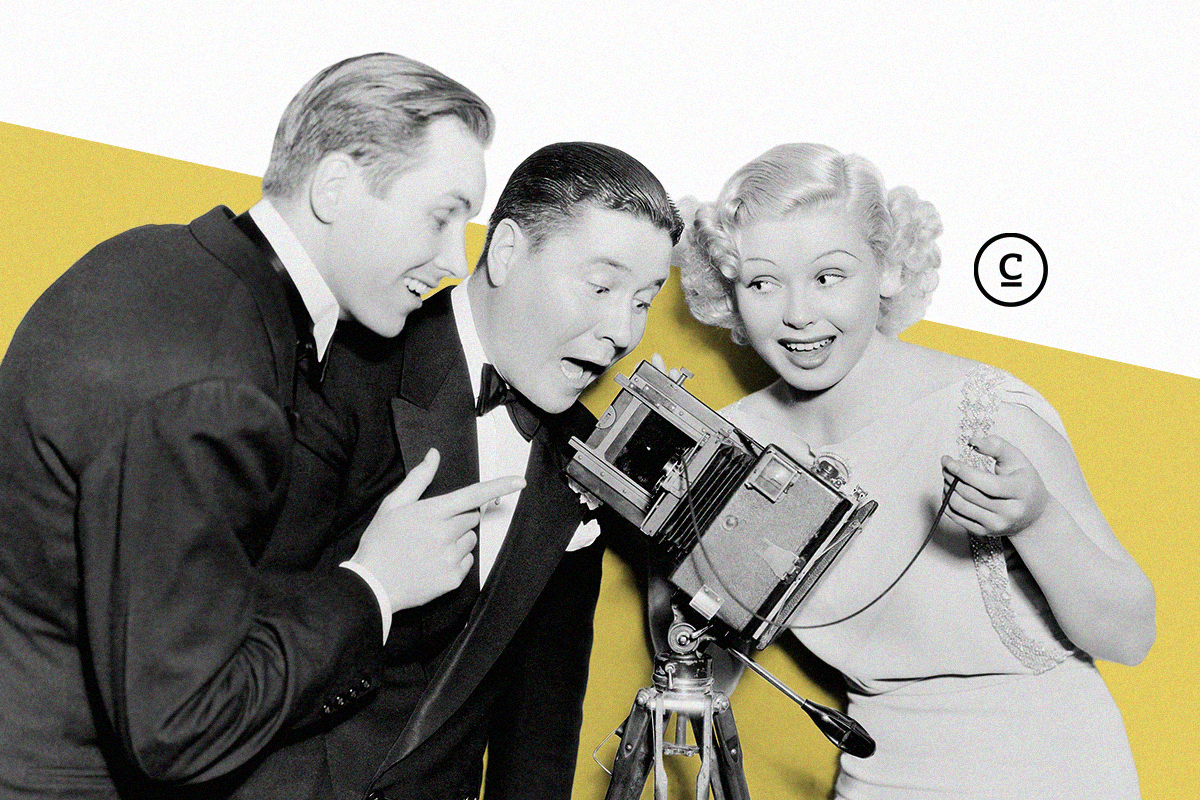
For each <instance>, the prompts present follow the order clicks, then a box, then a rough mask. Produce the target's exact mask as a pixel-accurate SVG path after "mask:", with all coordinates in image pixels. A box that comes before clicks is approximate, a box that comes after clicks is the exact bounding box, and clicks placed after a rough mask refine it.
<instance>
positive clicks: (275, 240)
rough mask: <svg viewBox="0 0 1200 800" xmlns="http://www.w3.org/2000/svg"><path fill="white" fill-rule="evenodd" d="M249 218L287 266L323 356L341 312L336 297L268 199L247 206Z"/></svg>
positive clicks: (318, 349) (323, 356)
mask: <svg viewBox="0 0 1200 800" xmlns="http://www.w3.org/2000/svg"><path fill="white" fill-rule="evenodd" d="M249 213H250V218H251V219H253V220H254V224H255V225H257V226H258V229H259V230H261V231H262V232H263V236H265V237H266V238H267V241H268V242H270V244H271V247H272V248H273V249H274V250H275V255H277V256H279V260H280V262H282V263H283V268H284V269H286V270H287V273H288V276H289V277H291V279H292V283H294V284H295V285H296V291H297V292H299V293H300V299H301V300H303V301H304V307H305V308H306V309H307V310H308V315H309V316H310V317H312V321H313V339H314V340H315V341H316V345H317V358H319V359H324V358H325V351H326V350H327V349H328V348H329V340H330V339H332V338H333V329H334V328H335V327H337V322H338V317H339V316H340V315H341V313H342V309H341V307H340V306H339V305H338V301H337V298H336V297H334V296H333V292H332V291H330V289H329V284H327V283H325V279H324V278H323V277H321V273H320V271H318V270H317V265H316V264H314V263H313V261H312V259H311V258H310V257H309V255H308V253H306V252H305V251H304V246H303V245H301V244H300V240H299V239H297V238H296V234H295V233H293V232H292V229H291V228H290V227H288V224H287V223H286V222H285V221H284V219H283V217H281V216H279V212H278V211H276V210H275V206H273V205H271V201H270V200H268V199H267V198H265V197H264V198H263V199H261V200H259V201H258V202H257V203H255V204H254V205H253V206H251V208H250V212H249Z"/></svg>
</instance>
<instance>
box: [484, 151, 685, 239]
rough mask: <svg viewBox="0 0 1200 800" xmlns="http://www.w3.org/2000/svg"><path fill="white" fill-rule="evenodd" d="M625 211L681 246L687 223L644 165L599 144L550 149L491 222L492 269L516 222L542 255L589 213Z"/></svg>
mask: <svg viewBox="0 0 1200 800" xmlns="http://www.w3.org/2000/svg"><path fill="white" fill-rule="evenodd" d="M588 205H592V206H596V207H599V208H607V209H610V210H612V211H623V212H626V213H629V214H633V215H634V216H636V217H639V218H641V219H644V220H647V221H648V222H650V223H651V224H653V225H655V226H656V227H658V228H661V229H662V230H664V231H666V232H667V233H668V234H669V235H670V237H671V244H672V245H675V244H678V242H679V237H680V234H681V233H682V232H683V220H682V219H681V218H680V216H679V211H678V210H677V209H676V208H675V204H674V203H672V202H671V199H670V197H668V196H667V192H666V190H665V189H663V186H662V184H661V183H659V181H658V178H656V177H654V174H653V173H652V172H650V170H648V169H646V167H645V165H644V164H642V163H641V162H640V161H638V160H637V159H635V158H634V157H633V156H630V155H629V154H628V153H625V152H622V151H621V150H618V149H616V148H615V147H609V146H608V145H603V144H595V143H593V142H559V143H557V144H551V145H547V146H545V147H543V148H541V149H540V150H538V151H537V152H535V153H534V154H533V155H531V156H529V157H528V158H527V159H525V160H524V161H522V162H521V164H520V165H519V166H518V167H517V168H516V170H514V171H513V174H512V176H511V177H510V178H509V179H508V183H507V184H505V186H504V190H503V191H502V192H501V193H500V198H499V199H498V200H497V201H496V207H495V210H493V211H492V216H491V218H490V220H489V221H488V232H487V241H486V242H485V243H484V246H483V259H481V263H486V258H487V251H488V247H489V245H490V244H491V241H492V233H493V232H494V231H495V230H496V226H497V225H499V224H500V222H501V220H505V219H511V220H512V221H513V222H515V223H517V225H519V226H520V228H521V231H522V232H523V233H524V234H525V235H526V236H528V237H529V238H530V241H531V243H532V246H533V248H534V249H537V248H538V247H539V246H541V244H542V243H543V242H545V240H546V239H547V237H549V236H550V235H551V234H552V233H554V232H556V231H559V230H562V229H565V228H568V227H569V226H570V225H571V224H572V223H573V222H574V220H575V217H576V216H577V215H578V214H579V213H580V212H581V211H582V210H583V208H584V207H586V206H588Z"/></svg>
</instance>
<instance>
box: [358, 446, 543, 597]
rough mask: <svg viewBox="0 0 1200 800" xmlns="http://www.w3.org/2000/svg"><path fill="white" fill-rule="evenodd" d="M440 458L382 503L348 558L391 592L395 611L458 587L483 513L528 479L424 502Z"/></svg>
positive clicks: (433, 454) (432, 457)
mask: <svg viewBox="0 0 1200 800" xmlns="http://www.w3.org/2000/svg"><path fill="white" fill-rule="evenodd" d="M440 461H441V456H440V455H439V454H438V451H437V450H430V451H429V452H428V453H427V454H426V455H425V460H424V461H422V462H421V463H420V464H418V465H417V466H416V467H415V468H414V469H413V470H412V471H411V472H409V473H408V475H407V476H406V477H405V478H404V482H403V483H401V484H400V485H399V486H397V487H396V488H395V489H393V490H392V493H391V494H389V495H388V496H387V497H386V498H384V500H383V503H382V505H380V507H379V510H378V511H377V512H376V513H375V517H374V518H373V519H372V520H371V522H370V524H368V525H367V530H366V531H365V532H364V533H363V536H362V539H361V541H360V542H359V545H358V550H357V551H355V553H354V556H353V557H352V558H351V559H350V560H351V561H353V562H354V563H356V564H358V565H359V566H361V567H362V568H364V569H366V570H367V571H368V572H370V573H371V574H372V575H373V576H374V577H375V578H376V579H377V580H378V581H379V582H380V583H381V584H382V585H383V587H384V589H386V590H387V593H388V599H389V600H390V602H391V606H392V612H393V613H395V612H396V611H400V610H401V609H405V608H414V607H416V606H420V605H424V604H425V603H428V602H429V601H430V600H432V599H434V598H435V597H438V596H440V595H443V594H445V593H446V592H448V591H450V590H451V589H454V588H455V587H457V586H458V585H459V584H460V583H462V582H463V578H465V577H466V576H467V572H468V571H469V570H470V569H471V563H472V561H474V556H472V555H471V551H472V549H473V548H474V547H475V532H474V530H472V529H473V528H475V526H477V525H478V524H479V509H480V508H481V507H482V506H484V505H486V504H488V503H490V502H492V501H493V500H495V499H496V498H498V497H503V496H504V495H506V494H511V493H512V492H516V491H520V490H521V489H523V488H524V487H525V479H524V478H521V477H517V476H509V477H505V478H496V479H495V480H490V481H487V482H484V483H476V484H472V485H471V486H464V487H463V488H461V489H457V490H455V491H453V492H449V493H448V494H443V495H438V496H437V497H427V498H425V499H424V500H422V499H421V495H422V494H424V493H425V490H426V489H428V488H429V484H430V483H431V482H432V481H433V476H434V475H435V474H437V469H438V464H439V463H440Z"/></svg>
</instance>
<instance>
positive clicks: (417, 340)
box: [391, 292, 479, 497]
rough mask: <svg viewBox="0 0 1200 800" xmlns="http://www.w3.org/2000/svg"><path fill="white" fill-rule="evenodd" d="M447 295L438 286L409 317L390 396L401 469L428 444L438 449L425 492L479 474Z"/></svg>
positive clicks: (471, 406)
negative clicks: (436, 464)
mask: <svg viewBox="0 0 1200 800" xmlns="http://www.w3.org/2000/svg"><path fill="white" fill-rule="evenodd" d="M449 297H450V293H449V292H439V293H438V294H436V295H434V296H433V297H431V298H429V299H428V300H427V301H426V303H425V305H424V307H422V308H421V310H420V311H418V312H417V313H416V314H414V315H412V316H411V317H409V321H408V323H406V327H407V328H408V330H406V331H405V333H404V334H402V335H404V336H405V337H406V339H405V343H404V351H403V353H402V355H401V359H402V361H401V365H400V385H399V387H398V389H397V396H396V397H394V398H392V400H391V406H392V424H393V426H394V428H395V433H396V441H397V443H398V445H399V447H400V456H401V458H402V459H403V463H404V469H405V470H406V471H407V470H411V469H412V468H413V467H415V466H416V465H417V464H419V463H421V460H422V459H424V458H425V455H426V453H428V452H429V449H430V448H432V447H436V448H437V450H438V452H439V453H440V454H441V464H440V466H439V467H438V471H437V475H435V476H434V479H433V482H432V483H431V484H430V485H429V489H428V490H427V491H426V493H425V495H426V496H427V497H432V496H434V495H440V494H445V493H446V492H450V491H453V490H455V489H459V488H462V487H463V486H467V485H469V484H472V483H475V482H476V481H478V480H479V442H478V439H477V436H476V433H475V426H474V425H473V424H466V423H467V422H472V421H473V420H474V418H475V403H474V399H473V398H472V397H471V379H470V377H469V376H468V375H467V368H466V359H465V357H464V356H463V352H462V345H461V344H460V343H459V340H458V332H457V329H456V328H455V326H454V315H453V314H452V312H451V310H450V302H449Z"/></svg>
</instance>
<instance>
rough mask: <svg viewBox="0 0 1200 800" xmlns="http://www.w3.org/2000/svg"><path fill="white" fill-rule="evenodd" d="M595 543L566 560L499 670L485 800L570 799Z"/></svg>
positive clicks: (599, 548) (595, 574) (597, 565)
mask: <svg viewBox="0 0 1200 800" xmlns="http://www.w3.org/2000/svg"><path fill="white" fill-rule="evenodd" d="M603 541H604V537H603V536H602V537H601V539H600V541H599V542H597V543H595V544H592V545H590V546H588V547H585V548H583V549H581V550H576V551H573V552H569V553H566V554H564V556H563V558H562V561H561V562H560V563H559V566H558V568H557V569H556V570H555V572H554V574H553V575H552V576H551V577H550V581H549V583H547V584H546V588H545V589H544V590H543V591H542V594H541V595H540V596H539V598H538V601H537V603H536V604H535V605H534V607H533V609H532V610H531V612H530V614H529V617H528V618H527V619H526V620H525V622H524V623H523V624H522V626H521V628H520V630H518V632H517V635H516V637H514V639H513V641H512V642H511V643H510V645H509V647H508V648H507V649H506V650H505V652H504V655H503V656H502V659H501V661H500V662H499V663H498V664H497V669H498V670H501V671H502V672H501V674H500V676H499V681H500V686H501V690H500V695H499V697H498V698H497V700H496V706H495V708H494V711H493V713H492V718H491V720H492V721H491V729H490V731H489V738H488V764H487V779H486V785H485V790H484V795H485V796H486V797H487V798H488V800H517V798H523V799H527V800H568V798H570V796H571V788H572V784H573V780H574V775H575V761H576V758H577V756H578V752H579V729H580V725H581V724H582V721H583V697H584V692H585V690H586V689H587V682H588V662H589V658H590V655H591V651H592V636H593V627H592V621H593V617H594V615H595V611H596V600H597V598H598V597H599V593H600V571H601V559H602V556H603V554H604V546H603Z"/></svg>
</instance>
